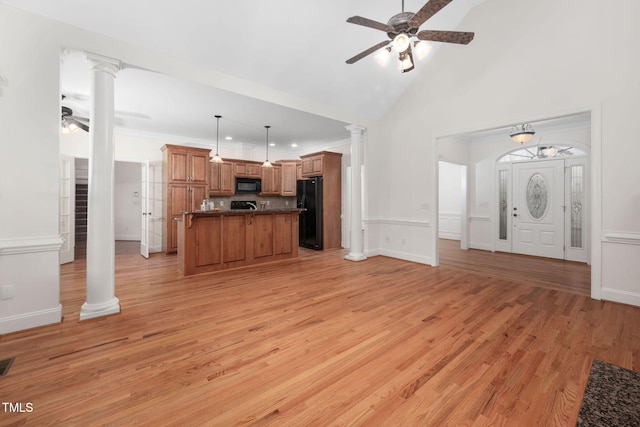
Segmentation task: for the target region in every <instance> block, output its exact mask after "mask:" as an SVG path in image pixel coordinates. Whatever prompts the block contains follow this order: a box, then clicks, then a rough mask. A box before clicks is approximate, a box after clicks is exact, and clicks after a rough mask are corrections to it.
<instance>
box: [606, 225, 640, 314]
mask: <svg viewBox="0 0 640 427" xmlns="http://www.w3.org/2000/svg"><path fill="white" fill-rule="evenodd" d="M638 260H640V233H630V232H619V231H605V232H603V239H602V288H601V295H600V296H601V298H602V299H605V300H609V301H616V302H621V303H624V304H631V305H636V306H640V279H638V277H640V263H639V262H638Z"/></svg>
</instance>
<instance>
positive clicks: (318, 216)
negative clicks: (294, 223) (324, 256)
mask: <svg viewBox="0 0 640 427" xmlns="http://www.w3.org/2000/svg"><path fill="white" fill-rule="evenodd" d="M297 197H298V203H297V207H298V208H299V209H305V210H304V211H302V212H300V217H299V220H298V224H299V230H300V246H303V247H305V248H311V249H316V250H321V249H322V177H321V176H319V177H315V178H311V179H304V180H299V181H298V186H297Z"/></svg>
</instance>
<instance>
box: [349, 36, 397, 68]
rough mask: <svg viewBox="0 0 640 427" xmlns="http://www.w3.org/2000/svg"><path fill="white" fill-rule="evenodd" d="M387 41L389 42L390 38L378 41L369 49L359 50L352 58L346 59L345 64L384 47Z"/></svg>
mask: <svg viewBox="0 0 640 427" xmlns="http://www.w3.org/2000/svg"><path fill="white" fill-rule="evenodd" d="M389 43H391V41H390V40H385V41H383V42H380V43H378V44H377V45H375V46H372V47H370V48H369V49H367V50H365V51H362V52H360V53H359V54H357V55H356V56H354V57H353V58H350V59H347V61H346V62H347V64H353V63H354V62H357V61H360V60H361V59H362V58H364V57H365V56H367V55H369V54H371V53H373V52H375V51H376V50H378V49H380V48H383V47H385V46H386V45H388V44H389Z"/></svg>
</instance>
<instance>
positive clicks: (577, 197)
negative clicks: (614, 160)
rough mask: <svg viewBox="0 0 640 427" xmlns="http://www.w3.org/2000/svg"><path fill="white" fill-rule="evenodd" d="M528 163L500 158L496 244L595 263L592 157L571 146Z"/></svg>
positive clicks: (538, 155)
mask: <svg viewBox="0 0 640 427" xmlns="http://www.w3.org/2000/svg"><path fill="white" fill-rule="evenodd" d="M553 148H554V149H553V155H552V156H544V155H542V153H541V150H540V149H538V150H531V149H529V150H528V151H529V152H534V153H535V154H534V155H533V156H532V158H531V159H530V160H528V161H514V162H511V160H513V158H519V157H518V155H516V156H514V153H517V152H511V153H508V154H506V155H504V156H502V157H501V158H500V159H498V164H497V167H496V169H497V173H496V194H497V200H496V215H495V217H496V219H497V227H496V228H497V230H496V231H495V234H494V237H495V248H496V250H498V251H501V252H511V253H515V254H522V255H532V256H538V257H546V258H556V259H562V260H567V261H576V262H583V263H588V262H589V253H590V248H589V239H588V236H589V233H588V231H589V230H588V228H589V226H588V224H589V221H588V218H589V209H588V206H589V204H588V202H587V195H588V193H589V191H588V184H589V183H588V179H587V178H588V174H587V164H588V158H587V156H586V152H585V151H583V150H581V149H578V148H576V147H571V146H561V147H553Z"/></svg>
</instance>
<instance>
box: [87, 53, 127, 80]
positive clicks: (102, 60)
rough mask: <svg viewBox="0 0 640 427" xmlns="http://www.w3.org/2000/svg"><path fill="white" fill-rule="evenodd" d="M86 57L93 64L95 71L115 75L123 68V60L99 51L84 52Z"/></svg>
mask: <svg viewBox="0 0 640 427" xmlns="http://www.w3.org/2000/svg"><path fill="white" fill-rule="evenodd" d="M84 59H85V61H87V62H88V63H89V65H91V69H92V70H93V71H103V72H105V73H109V74H111V75H113V76H114V77H115V75H116V73H117V72H118V71H120V70H121V69H122V61H120V60H119V59H115V58H109V57H108V56H103V55H98V54H97V53H91V52H84Z"/></svg>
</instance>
